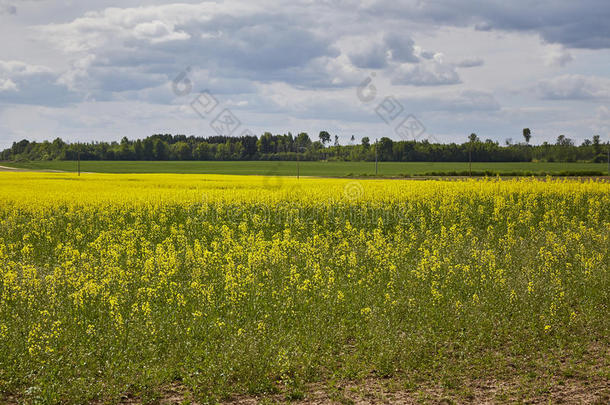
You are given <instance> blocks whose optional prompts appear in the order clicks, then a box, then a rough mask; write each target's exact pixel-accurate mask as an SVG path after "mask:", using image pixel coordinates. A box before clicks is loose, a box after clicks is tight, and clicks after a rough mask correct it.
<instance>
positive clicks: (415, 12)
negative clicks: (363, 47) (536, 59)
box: [365, 0, 610, 49]
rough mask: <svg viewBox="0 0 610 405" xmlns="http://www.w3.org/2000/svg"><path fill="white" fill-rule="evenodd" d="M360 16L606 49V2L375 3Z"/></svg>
mask: <svg viewBox="0 0 610 405" xmlns="http://www.w3.org/2000/svg"><path fill="white" fill-rule="evenodd" d="M365 9H366V11H368V12H369V13H372V14H374V15H384V16H385V17H386V18H394V19H398V20H404V21H417V22H420V23H421V22H428V23H430V24H433V25H436V26H446V25H452V26H474V27H475V29H477V30H481V31H489V30H507V31H531V32H536V33H538V34H539V35H540V36H541V37H542V38H543V39H544V40H545V41H548V42H550V43H559V44H562V45H564V46H566V47H568V48H586V49H602V48H610V24H608V20H609V19H610V2H608V1H607V0H580V1H573V0H540V1H536V2H532V1H529V0H527V1H526V0H514V1H510V2H507V1H506V0H472V1H468V2H465V1H462V2H459V3H458V2H455V1H454V0H437V1H420V0H398V1H397V0H378V1H374V2H371V3H369V4H368V6H367V7H366V8H365Z"/></svg>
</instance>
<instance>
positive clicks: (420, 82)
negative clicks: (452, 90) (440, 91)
mask: <svg viewBox="0 0 610 405" xmlns="http://www.w3.org/2000/svg"><path fill="white" fill-rule="evenodd" d="M461 82H462V81H461V79H460V77H459V75H458V73H457V72H456V70H455V65H452V64H449V63H445V62H444V61H443V55H442V54H441V53H437V54H435V55H434V57H433V58H432V59H431V60H425V61H422V62H420V63H418V64H401V65H400V66H399V67H398V68H397V69H396V71H395V74H394V78H393V80H392V83H393V84H407V85H413V86H441V85H449V84H458V83H461Z"/></svg>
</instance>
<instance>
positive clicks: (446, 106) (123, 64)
mask: <svg viewBox="0 0 610 405" xmlns="http://www.w3.org/2000/svg"><path fill="white" fill-rule="evenodd" d="M609 20H610V2H608V0H580V1H574V0H541V1H536V2H532V1H531V0H528V1H525V0H513V1H510V2H509V1H506V0H472V1H465V0H464V1H458V0H402V1H401V0H364V1H352V0H319V1H313V0H309V1H307V0H290V1H283V0H262V1H255V0H252V1H233V0H226V1H218V2H200V1H182V2H179V3H178V2H171V1H156V0H148V1H133V0H123V1H120V2H115V1H106V0H90V1H76V0H73V1H71V0H54V1H51V0H48V1H46V0H0V38H1V41H0V51H1V52H0V148H4V147H7V146H10V144H11V143H12V142H13V141H16V140H20V139H23V138H27V139H30V140H32V139H34V140H43V139H53V138H55V137H58V136H59V137H62V138H63V139H64V140H68V141H75V140H120V138H121V137H123V136H127V137H129V138H140V137H145V136H147V135H150V134H153V133H174V134H176V133H182V134H187V135H191V134H192V135H201V136H209V135H214V134H215V129H214V128H216V129H218V128H219V127H218V125H216V126H214V125H211V124H213V123H214V121H215V120H220V121H222V122H225V123H227V122H228V121H226V119H227V114H230V118H231V119H233V120H234V121H233V122H234V123H235V125H232V126H230V125H228V126H225V127H224V128H225V129H224V131H225V132H226V131H229V130H230V131H232V132H231V133H232V134H233V135H239V134H241V133H242V132H243V131H247V130H249V131H251V132H253V133H257V134H258V133H261V132H263V131H267V130H268V131H271V132H274V133H286V132H288V131H291V132H292V133H297V132H300V131H307V132H309V133H310V134H317V133H318V132H319V131H320V130H323V129H326V130H328V131H329V132H331V134H333V135H334V134H337V135H339V136H340V138H341V139H342V141H343V143H345V142H348V140H349V138H350V137H351V135H354V136H355V137H356V139H357V140H359V139H360V138H361V137H362V136H369V137H371V138H376V137H381V136H389V137H391V138H393V139H401V138H405V137H410V136H414V137H419V138H423V137H428V138H431V139H435V140H439V141H459V142H462V141H463V140H464V139H465V138H466V137H467V135H468V134H470V133H471V132H476V133H477V134H478V135H479V137H481V138H482V139H485V138H490V139H493V140H497V141H499V142H502V143H503V142H504V141H505V140H506V139H507V138H512V139H513V140H514V141H521V130H522V128H524V127H530V128H531V129H532V134H533V138H532V141H534V142H536V143H540V142H543V141H553V140H554V139H555V138H556V137H557V136H558V135H559V134H566V135H567V136H569V137H571V138H573V139H575V140H576V141H577V142H580V141H582V140H584V139H585V138H590V137H591V136H592V135H593V134H600V135H602V137H603V138H605V139H608V133H609V131H610V69H609V67H610V24H609V23H608V21H609ZM227 111H228V112H229V113H227ZM405 120H406V121H405ZM414 120H417V121H414ZM403 121H404V122H406V123H411V124H412V123H413V122H415V123H416V125H415V127H413V126H410V127H409V128H411V130H407V131H404V130H403V131H400V130H398V131H397V130H396V128H397V127H399V128H400V127H401V124H403ZM216 122H217V123H218V122H219V121H216ZM237 124H239V125H237ZM419 125H421V126H423V127H425V133H423V134H420V130H419V129H418V130H417V133H414V130H413V128H419ZM228 128H230V129H228ZM403 128H404V126H403Z"/></svg>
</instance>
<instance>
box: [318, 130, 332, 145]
mask: <svg viewBox="0 0 610 405" xmlns="http://www.w3.org/2000/svg"><path fill="white" fill-rule="evenodd" d="M318 137H319V138H320V142H322V145H326V144H327V143H328V142H330V134H329V133H328V132H327V131H320V135H318Z"/></svg>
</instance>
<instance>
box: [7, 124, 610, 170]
mask: <svg viewBox="0 0 610 405" xmlns="http://www.w3.org/2000/svg"><path fill="white" fill-rule="evenodd" d="M523 138H524V142H519V143H513V142H512V141H511V140H506V141H505V143H504V144H502V145H501V144H500V143H498V142H495V141H492V140H490V139H486V140H481V139H480V138H479V137H478V136H477V135H476V134H471V135H470V136H469V137H468V138H467V139H466V140H465V142H463V143H431V142H429V141H427V140H423V141H419V142H418V141H394V140H392V139H390V138H388V137H382V138H381V139H379V140H378V141H375V142H371V140H370V139H369V138H368V137H363V138H362V139H361V140H360V142H359V143H356V142H355V139H354V136H352V137H351V142H350V143H349V144H347V145H341V144H340V143H339V138H338V136H336V135H335V136H334V141H333V139H332V137H331V135H330V133H328V132H327V131H321V132H320V133H319V134H318V139H317V140H313V139H311V137H310V136H309V135H308V134H307V133H305V132H302V133H300V134H298V135H296V136H293V135H292V134H291V133H288V134H282V135H274V134H271V133H270V132H265V133H264V134H263V135H261V136H255V135H244V136H239V137H228V136H211V137H197V136H186V135H171V134H155V135H152V136H148V137H146V138H144V139H136V140H130V139H127V138H126V137H123V139H122V140H121V141H120V142H85V143H82V142H77V143H68V142H65V141H63V140H62V139H61V138H57V139H55V140H53V141H44V142H30V141H28V140H25V139H24V140H22V141H19V142H14V143H13V145H12V146H11V147H10V148H8V149H5V150H4V151H2V152H0V159H1V160H5V161H24V160H76V159H81V160H297V159H300V160H335V161H374V160H376V159H378V160H380V161H397V162H407V161H408V162H441V161H444V162H467V161H469V160H472V161H475V162H531V161H542V162H605V161H606V148H608V147H610V144H608V143H606V144H603V143H602V142H601V141H600V136H599V135H595V136H593V137H592V138H591V139H587V140H585V141H584V142H583V143H582V144H580V145H575V143H574V142H573V141H572V140H571V139H570V138H568V137H566V136H564V135H560V136H559V137H557V140H556V142H555V143H548V142H544V143H543V144H540V145H531V144H530V138H531V131H530V130H529V129H528V128H525V129H524V130H523Z"/></svg>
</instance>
